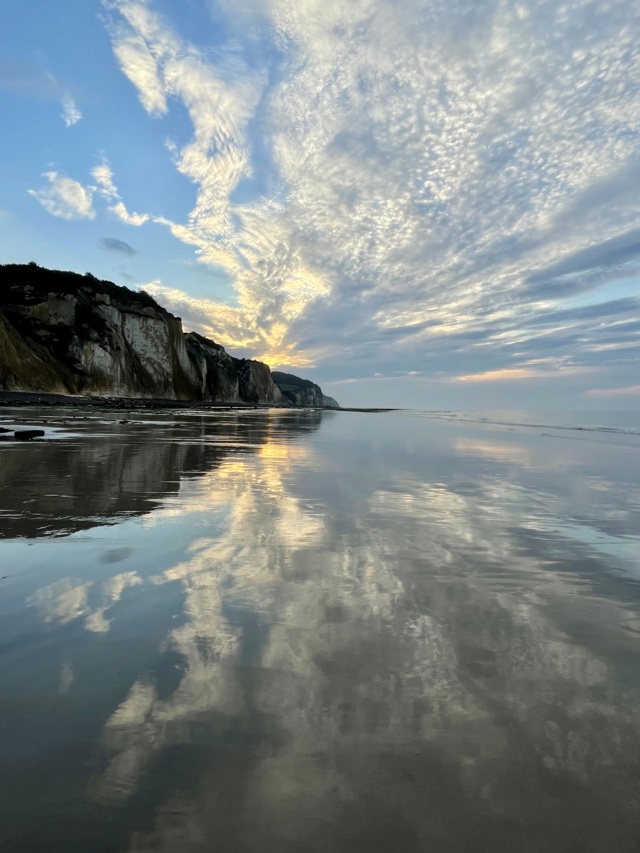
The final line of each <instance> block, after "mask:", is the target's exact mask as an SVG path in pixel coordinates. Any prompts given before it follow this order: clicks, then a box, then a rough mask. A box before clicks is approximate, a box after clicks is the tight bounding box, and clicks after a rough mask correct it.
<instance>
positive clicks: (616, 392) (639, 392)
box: [585, 385, 640, 397]
mask: <svg viewBox="0 0 640 853" xmlns="http://www.w3.org/2000/svg"><path fill="white" fill-rule="evenodd" d="M585 397H640V385H629V386H628V387H627V388H594V389H593V390H591V391H587V392H586V394H585Z"/></svg>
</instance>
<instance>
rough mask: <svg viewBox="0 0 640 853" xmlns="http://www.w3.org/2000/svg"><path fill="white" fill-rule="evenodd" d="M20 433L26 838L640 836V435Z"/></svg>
mask: <svg viewBox="0 0 640 853" xmlns="http://www.w3.org/2000/svg"><path fill="white" fill-rule="evenodd" d="M498 420H499V419H498ZM503 420H505V421H506V420H507V419H503ZM122 421H125V422H124V423H123V422H122ZM15 423H20V424H27V423H28V424H30V425H33V426H37V425H39V426H40V427H41V428H42V429H43V430H45V433H46V435H45V440H43V441H40V442H31V443H28V444H19V443H15V444H13V443H11V444H3V445H2V446H0V563H1V566H2V570H1V572H0V576H1V578H2V579H1V580H0V753H1V754H2V756H3V760H2V763H1V764H0V827H1V829H0V848H2V849H5V848H6V849H7V850H11V851H16V853H26V851H35V850H38V851H46V853H48V851H51V853H58V851H60V853H62V851H64V853H68V851H69V850H91V851H98V853H100V852H101V851H104V853H107V851H109V852H110V853H115V851H131V853H134V851H135V853H142V851H151V850H157V851H173V850H181V851H194V853H200V851H202V853H204V851H207V852H208V853H209V851H211V850H216V851H220V853H271V851H275V850H277V851H279V853H280V852H281V851H284V853H286V851H291V853H294V851H296V853H297V851H299V850H300V849H308V850H310V851H337V853H360V851H363V853H364V851H367V853H368V852H369V851H380V853H387V851H389V853H391V851H396V850H398V849H405V850H409V851H425V853H426V851H429V853H433V851H436V852H437V853H439V851H443V853H444V851H447V853H448V851H454V853H457V851H465V853H466V851H474V853H475V851H480V853H485V851H486V852H487V853H493V851H503V850H504V851H512V850H518V851H521V850H522V851H532V853H533V851H535V852H536V853H538V851H540V850H545V851H558V853H560V851H562V853H564V851H568V850H576V851H577V850H579V851H607V853H609V851H613V852H614V853H616V851H629V852H631V851H636V850H637V839H638V837H640V760H639V759H640V665H639V664H640V613H639V605H640V485H639V483H638V478H637V470H638V469H637V465H638V459H640V456H639V455H638V454H639V453H640V437H639V436H638V435H637V434H636V433H635V432H633V426H631V427H627V428H626V429H627V431H626V432H624V431H623V427H620V428H618V429H617V431H616V432H612V431H611V430H612V429H613V427H610V426H606V427H603V428H602V429H600V430H598V429H595V428H592V427H593V425H591V426H590V430H591V431H586V430H585V429H582V430H581V431H578V430H573V429H571V430H570V431H567V429H566V428H564V427H563V428H562V429H561V428H560V426H558V424H556V425H555V426H554V424H552V423H550V422H548V421H542V420H541V419H539V418H538V419H534V418H529V419H528V420H527V419H526V418H524V417H523V418H522V419H521V423H520V424H519V423H518V422H516V421H515V420H514V419H513V418H510V419H509V421H508V422H504V423H500V422H495V419H494V421H493V422H491V421H489V420H488V421H486V422H479V421H478V419H475V421H473V422H472V421H471V420H470V419H469V418H468V417H467V418H466V420H465V419H464V418H462V419H460V418H458V417H457V416H455V415H454V414H452V413H441V416H437V417H434V416H433V413H432V415H431V416H424V415H422V414H419V413H411V412H395V413H380V414H379V415H378V416H377V417H376V418H368V417H365V416H364V415H363V414H358V413H349V412H340V413H337V412H324V413H323V412H304V411H295V410H280V411H271V412H266V411H261V410H244V411H234V412H229V411H218V412H215V411H208V412H198V411H175V410H171V409H166V410H158V411H154V412H149V411H147V412H140V411H134V412H131V415H129V414H126V413H125V415H123V413H122V411H120V410H118V411H106V410H105V411H103V410H91V409H88V410H83V411H81V412H79V411H78V410H77V409H62V408H58V407H56V408H51V407H47V408H45V409H42V410H41V409H38V408H37V407H34V408H29V409H28V410H27V409H11V408H3V409H2V410H0V426H3V425H6V424H15ZM532 424H533V425H532ZM606 430H609V432H607V431H606ZM2 845H4V848H3V847H2Z"/></svg>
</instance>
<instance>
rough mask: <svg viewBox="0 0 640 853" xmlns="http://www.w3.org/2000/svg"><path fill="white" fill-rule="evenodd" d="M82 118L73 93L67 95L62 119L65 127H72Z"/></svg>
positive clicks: (64, 99) (63, 105) (63, 101)
mask: <svg viewBox="0 0 640 853" xmlns="http://www.w3.org/2000/svg"><path fill="white" fill-rule="evenodd" d="M81 118H82V113H81V112H80V110H79V109H78V107H77V106H76V102H75V101H74V100H73V98H72V97H71V95H65V96H64V98H63V100H62V120H63V121H64V124H65V127H71V126H72V125H74V124H77V123H78V122H79V121H80V119H81Z"/></svg>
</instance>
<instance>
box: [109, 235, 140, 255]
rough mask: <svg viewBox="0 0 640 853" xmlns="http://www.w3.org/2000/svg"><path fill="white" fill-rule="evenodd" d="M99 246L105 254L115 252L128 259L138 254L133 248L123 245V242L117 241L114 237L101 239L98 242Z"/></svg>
mask: <svg viewBox="0 0 640 853" xmlns="http://www.w3.org/2000/svg"><path fill="white" fill-rule="evenodd" d="M99 246H100V248H101V249H105V250H106V251H107V252H116V253H118V254H121V255H127V256H128V257H130V258H131V257H133V256H134V255H137V254H138V253H137V251H136V250H135V249H134V248H133V246H130V245H129V244H128V243H125V242H124V240H118V239H117V238H116V237H103V238H102V240H100V243H99Z"/></svg>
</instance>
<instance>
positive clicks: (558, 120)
mask: <svg viewBox="0 0 640 853" xmlns="http://www.w3.org/2000/svg"><path fill="white" fill-rule="evenodd" d="M106 5H107V8H108V9H109V12H110V15H111V18H110V22H109V32H110V35H111V38H112V42H113V49H114V54H115V56H116V59H117V61H118V63H119V66H120V68H121V70H122V72H123V73H124V74H125V75H126V76H127V78H128V79H129V80H130V81H131V82H132V83H133V84H134V86H135V87H136V89H137V92H138V96H139V98H140V102H141V104H142V106H143V107H144V109H145V110H146V111H147V112H148V113H149V114H150V116H152V117H154V118H157V117H158V116H162V115H167V114H169V113H171V112H172V111H173V110H174V109H180V110H183V109H184V110H186V113H187V116H188V118H189V122H190V126H191V130H190V138H189V139H188V141H186V142H184V143H182V144H181V145H177V144H172V145H171V146H170V148H169V150H170V152H171V156H172V158H173V163H174V166H175V168H176V169H177V170H178V172H180V173H181V174H182V175H184V176H185V177H187V178H188V179H189V180H190V181H191V182H192V183H193V185H194V187H195V191H196V199H195V203H194V206H193V209H192V210H191V212H190V213H189V215H188V216H187V217H186V218H185V221H183V222H176V221H174V220H173V219H172V218H171V217H169V216H166V215H159V216H157V217H155V221H156V222H158V223H160V224H164V225H165V226H166V227H167V228H169V229H170V231H171V233H172V234H173V236H174V237H175V238H177V239H178V240H180V241H182V242H184V243H185V244H187V245H188V246H190V247H193V249H194V251H195V253H196V256H197V258H198V259H199V260H200V261H201V262H202V263H205V264H208V265H211V266H213V267H217V268H219V269H222V270H224V271H225V273H226V274H227V275H228V276H229V277H230V278H231V280H232V281H233V287H234V292H233V294H230V303H231V304H226V305H225V304H221V303H220V302H219V301H216V300H207V301H206V304H205V303H201V304H200V305H198V306H197V308H195V309H194V312H195V313H194V322H198V323H200V327H201V328H203V327H209V328H213V329H215V332H216V336H217V338H218V339H219V340H221V341H222V342H223V343H227V344H229V345H231V344H232V343H235V342H241V343H242V344H243V345H244V346H247V347H249V346H250V347H253V348H254V352H259V353H260V354H261V356H263V357H265V358H267V359H269V358H271V357H273V358H274V359H280V358H285V357H290V358H292V359H295V358H302V359H304V360H305V361H307V362H309V363H317V364H320V365H322V366H323V370H324V371H325V372H326V375H327V377H328V378H329V377H330V378H332V379H340V378H341V377H342V376H344V371H345V369H346V368H345V365H347V364H348V371H349V372H348V375H349V376H353V375H358V374H359V372H362V373H363V374H365V373H367V374H369V375H370V374H371V372H372V364H373V362H374V361H375V369H376V370H377V371H378V372H384V373H388V374H390V375H392V374H393V373H394V371H398V370H400V369H401V368H402V367H404V368H405V369H406V366H407V365H410V366H411V367H412V368H414V369H415V370H418V371H421V372H426V373H429V372H432V373H433V374H441V375H442V376H443V378H456V377H457V378H458V381H460V377H472V376H475V377H478V376H482V375H486V376H491V375H494V376H495V375H496V372H498V373H499V375H500V376H501V377H502V378H508V377H509V376H511V377H512V378H517V377H516V374H517V373H518V371H520V378H524V377H525V376H529V375H532V374H533V373H535V374H536V375H539V372H536V371H540V370H541V368H540V367H538V368H534V367H531V366H530V365H529V366H527V362H528V361H530V360H531V359H532V358H535V357H537V356H539V355H540V353H545V354H550V355H553V356H557V357H558V358H563V357H565V356H567V354H568V352H569V350H570V351H571V357H572V359H573V361H574V364H573V367H575V369H577V368H579V367H584V368H586V367H592V366H595V365H596V364H603V363H605V362H604V360H603V359H604V356H603V355H602V353H603V352H605V351H598V350H597V349H596V347H598V346H599V345H603V344H604V345H606V344H608V343H609V342H610V336H612V335H614V334H619V335H622V337H623V338H624V340H623V341H622V343H623V344H627V343H629V344H630V343H632V342H633V334H635V333H634V332H633V330H632V328H631V326H630V325H628V324H629V323H630V322H631V314H632V312H633V307H632V306H630V305H626V306H623V305H615V304H613V303H612V304H611V305H609V306H608V308H606V309H605V308H604V307H603V306H604V305H605V304H607V303H606V300H600V302H601V303H602V304H601V306H600V308H598V310H597V311H594V312H589V311H586V312H585V311H584V310H583V309H582V308H581V307H579V306H565V307H564V308H563V307H562V298H564V297H566V296H568V295H576V294H581V293H585V292H587V291H590V290H592V289H594V288H596V287H603V286H606V285H607V284H609V283H610V282H612V281H615V280H617V279H618V278H621V277H625V276H626V277H627V278H628V277H629V276H630V275H632V274H636V272H637V273H638V274H640V254H638V252H637V245H638V243H637V240H636V234H637V233H640V232H638V225H639V221H640V202H638V200H637V199H638V194H637V192H636V191H635V189H636V188H637V187H638V185H639V183H640V168H639V167H638V161H637V150H638V143H639V142H640V118H638V116H640V38H638V34H639V33H640V7H639V8H638V9H636V8H635V7H634V8H633V9H632V10H630V8H629V4H628V3H627V2H626V1H625V0H607V2H604V3H602V4H599V5H598V6H597V7H596V6H594V4H593V3H592V2H591V0H576V2H574V3H572V4H571V5H570V6H566V5H562V4H560V5H559V4H557V3H553V2H547V0H543V2H541V3H538V4H534V5H531V4H524V5H523V4H521V3H518V2H516V1H515V0H505V2H503V3H500V4H496V3H493V2H482V3H474V4H472V3H471V2H470V0H454V2H453V3H448V4H444V5H443V4H435V3H433V2H428V0H393V2H392V0H353V2H350V3H348V4H345V3H344V2H342V0H306V2H304V3H301V2H299V0H263V2H261V0H253V2H252V3H251V5H250V14H248V13H246V14H245V12H246V9H245V7H244V6H243V9H244V11H243V12H242V14H240V12H237V11H236V12H233V11H232V7H233V4H230V3H228V2H226V0H225V2H224V3H222V2H220V3H217V4H214V5H215V8H216V11H217V14H218V15H219V16H220V17H221V18H222V19H224V20H225V21H227V22H228V21H229V16H233V20H232V22H231V25H230V27H229V28H228V32H229V33H230V35H229V37H228V38H226V37H225V35H224V31H221V34H220V38H219V41H218V42H217V43H216V45H215V49H212V48H211V46H210V45H208V46H199V45H197V44H195V43H193V42H190V41H188V40H187V39H185V38H184V37H183V36H181V35H180V34H179V33H178V31H177V29H176V28H175V27H174V26H173V25H172V23H171V21H170V20H169V19H168V18H166V17H161V16H160V15H159V14H157V13H156V11H155V10H154V5H153V3H152V2H139V0H114V2H109V3H107V4H106ZM247 8H249V7H247ZM248 20H250V21H251V26H250V27H249V26H245V24H246V22H247V21H248ZM258 45H259V46H260V50H257V47H258ZM114 198H115V197H114ZM115 204H117V202H114V206H115ZM116 215H118V214H117V213H116ZM123 221H126V220H123ZM169 291H170V293H169ZM165 295H166V296H170V298H171V299H172V300H173V303H174V304H178V303H180V302H181V301H182V302H184V301H185V300H188V299H189V297H188V296H187V295H186V294H180V293H179V292H177V291H176V289H175V288H169V290H168V291H167V292H166V293H165ZM605 310H607V311H610V314H608V315H607V318H606V319H605V321H604V322H601V323H598V321H597V314H598V312H603V311H605ZM615 324H618V325H617V326H616V325H615ZM624 324H627V325H624ZM614 330H615V331H614ZM565 373H566V371H565ZM464 381H468V382H471V381H487V380H479V379H478V378H475V379H469V378H465V379H464Z"/></svg>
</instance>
